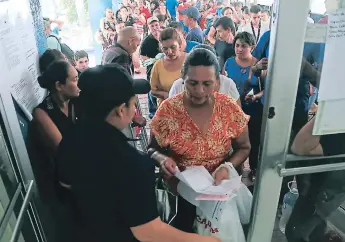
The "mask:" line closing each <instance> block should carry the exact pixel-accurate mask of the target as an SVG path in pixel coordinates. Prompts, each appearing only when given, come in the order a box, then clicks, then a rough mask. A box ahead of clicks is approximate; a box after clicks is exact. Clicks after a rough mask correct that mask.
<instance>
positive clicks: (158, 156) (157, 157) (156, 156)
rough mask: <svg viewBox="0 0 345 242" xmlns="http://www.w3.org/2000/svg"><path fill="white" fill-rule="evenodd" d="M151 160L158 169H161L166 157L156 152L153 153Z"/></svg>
mask: <svg viewBox="0 0 345 242" xmlns="http://www.w3.org/2000/svg"><path fill="white" fill-rule="evenodd" d="M151 158H152V159H154V160H155V161H157V162H158V163H159V166H160V167H163V165H164V163H165V161H166V160H167V157H166V156H165V155H162V154H161V153H159V152H158V151H155V152H153V153H152V155H151Z"/></svg>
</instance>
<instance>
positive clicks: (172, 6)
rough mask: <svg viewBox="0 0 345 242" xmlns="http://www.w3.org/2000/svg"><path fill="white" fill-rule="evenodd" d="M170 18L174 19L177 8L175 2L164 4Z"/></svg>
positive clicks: (169, 1) (173, 0)
mask: <svg viewBox="0 0 345 242" xmlns="http://www.w3.org/2000/svg"><path fill="white" fill-rule="evenodd" d="M165 5H166V7H167V9H168V11H169V13H170V15H171V17H173V18H176V8H177V6H178V2H177V0H166V3H165Z"/></svg>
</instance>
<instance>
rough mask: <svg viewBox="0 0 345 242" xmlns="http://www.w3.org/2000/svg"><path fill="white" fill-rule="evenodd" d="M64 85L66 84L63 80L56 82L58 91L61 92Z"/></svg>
mask: <svg viewBox="0 0 345 242" xmlns="http://www.w3.org/2000/svg"><path fill="white" fill-rule="evenodd" d="M63 86H64V84H62V83H61V82H59V81H57V82H55V89H56V90H57V91H58V92H61V91H62V89H63Z"/></svg>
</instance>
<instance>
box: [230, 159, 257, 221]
mask: <svg viewBox="0 0 345 242" xmlns="http://www.w3.org/2000/svg"><path fill="white" fill-rule="evenodd" d="M230 166H231V169H230V174H231V177H232V178H233V177H238V176H239V175H238V173H237V171H236V169H235V168H234V167H233V166H232V164H230ZM234 193H235V194H236V197H235V198H234V199H235V201H236V205H237V210H238V214H239V217H240V221H241V224H243V225H244V224H249V222H250V213H251V209H252V203H253V195H252V193H251V192H250V191H249V189H248V188H247V187H246V185H244V184H243V183H241V186H240V187H239V188H238V189H237V190H236V191H235V192H234Z"/></svg>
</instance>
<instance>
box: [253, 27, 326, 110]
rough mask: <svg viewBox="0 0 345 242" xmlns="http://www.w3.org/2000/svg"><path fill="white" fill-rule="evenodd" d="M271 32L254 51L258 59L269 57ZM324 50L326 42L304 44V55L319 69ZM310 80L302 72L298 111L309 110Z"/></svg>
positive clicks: (299, 84)
mask: <svg viewBox="0 0 345 242" xmlns="http://www.w3.org/2000/svg"><path fill="white" fill-rule="evenodd" d="M270 34H271V31H270V30H269V31H267V32H265V33H264V34H263V35H262V36H261V38H260V40H259V42H258V44H257V46H256V48H255V49H254V51H253V53H252V55H253V56H254V57H255V58H256V59H258V60H261V59H262V58H267V57H268V55H269V44H270ZM324 51H325V44H320V43H308V42H306V43H305V44H304V49H303V57H304V58H305V59H306V60H307V61H308V62H309V63H310V64H312V65H313V66H314V67H315V68H316V69H317V68H319V66H320V65H321V64H322V62H323V57H324ZM310 81H311V80H308V78H307V77H305V76H304V75H303V73H301V75H300V79H299V83H298V89H297V96H296V111H297V112H308V103H309V96H310V95H309V82H310ZM264 95H265V93H263V95H262V97H261V102H262V103H264V100H265V99H264Z"/></svg>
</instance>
